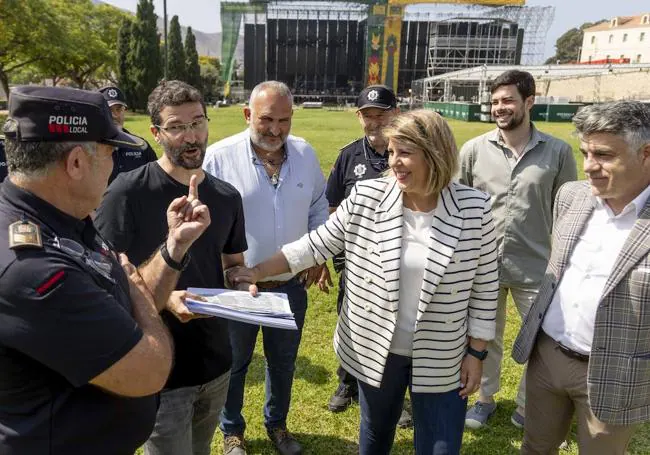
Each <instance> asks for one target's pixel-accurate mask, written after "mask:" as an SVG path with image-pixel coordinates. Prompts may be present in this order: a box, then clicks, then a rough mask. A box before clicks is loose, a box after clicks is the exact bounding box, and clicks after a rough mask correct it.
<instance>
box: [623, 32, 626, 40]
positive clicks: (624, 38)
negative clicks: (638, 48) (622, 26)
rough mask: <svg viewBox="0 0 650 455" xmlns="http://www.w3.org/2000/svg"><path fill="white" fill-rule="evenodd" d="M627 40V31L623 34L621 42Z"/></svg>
mask: <svg viewBox="0 0 650 455" xmlns="http://www.w3.org/2000/svg"><path fill="white" fill-rule="evenodd" d="M626 41H627V33H626V34H624V35H623V42H626Z"/></svg>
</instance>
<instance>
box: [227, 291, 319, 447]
mask: <svg viewBox="0 0 650 455" xmlns="http://www.w3.org/2000/svg"><path fill="white" fill-rule="evenodd" d="M260 291H261V292H265V291H270V292H282V293H285V294H287V296H288V297H289V304H290V306H291V311H293V313H294V317H295V318H296V325H297V326H298V330H284V329H277V328H272V327H262V336H263V342H264V356H265V357H266V380H265V389H266V402H265V404H264V424H265V425H266V427H267V428H276V427H283V428H284V427H286V422H287V414H288V413H289V405H290V403H291V387H292V385H293V372H294V369H295V364H296V356H297V354H298V346H299V345H300V337H301V335H302V327H303V324H304V322H305V312H306V311H307V291H305V288H304V286H303V285H302V284H301V283H299V282H298V280H297V279H295V278H294V279H293V280H291V281H289V282H288V283H287V284H285V285H283V286H280V287H277V288H274V289H268V290H265V289H263V288H260ZM259 330H260V326H258V325H252V324H244V323H241V322H235V321H229V332H230V344H231V345H232V370H231V375H230V386H229V388H228V398H227V400H226V405H225V406H224V408H223V411H222V412H221V424H220V428H221V431H222V432H223V433H224V434H226V435H229V434H243V433H244V430H245V429H246V421H245V420H244V416H243V415H242V413H241V410H242V407H243V405H244V388H245V385H246V373H247V372H248V366H249V365H250V363H251V360H252V358H253V351H254V350H255V341H256V340H257V334H258V332H259Z"/></svg>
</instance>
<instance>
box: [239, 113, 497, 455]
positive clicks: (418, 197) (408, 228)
mask: <svg viewBox="0 0 650 455" xmlns="http://www.w3.org/2000/svg"><path fill="white" fill-rule="evenodd" d="M385 134H386V137H387V138H388V140H389V142H388V144H389V146H388V153H389V168H390V172H389V175H387V176H386V177H384V178H379V179H375V180H366V181H362V182H359V183H357V185H356V187H355V189H354V190H353V191H352V192H351V194H350V196H349V197H348V198H347V199H346V200H345V201H343V203H342V204H341V205H340V206H339V207H338V209H337V210H336V212H335V213H334V214H333V215H332V216H331V217H330V219H329V220H328V221H327V222H326V223H325V224H324V225H322V226H321V227H319V228H317V229H316V230H314V231H312V232H310V233H309V234H306V235H305V236H304V237H303V238H301V239H300V240H298V241H296V242H293V243H291V244H288V245H285V246H284V247H283V248H282V250H281V251H280V252H278V253H277V254H276V255H275V256H273V257H272V258H270V259H269V260H267V261H265V262H263V263H261V264H258V265H257V266H255V267H253V268H252V269H238V270H230V271H229V276H230V278H231V279H232V280H234V281H235V282H241V281H248V282H253V283H254V282H256V281H258V280H261V279H263V278H264V277H266V276H271V275H275V274H279V273H281V272H285V271H288V270H291V271H292V272H293V273H298V272H299V271H301V270H304V269H306V268H308V267H311V266H313V265H315V264H322V263H323V262H325V261H326V260H327V259H328V258H329V257H331V256H332V255H334V254H336V253H338V252H340V251H345V259H346V264H347V268H346V270H345V273H346V277H345V278H346V280H347V283H348V285H347V288H346V294H345V299H344V303H343V307H342V309H341V314H340V317H339V321H338V324H337V327H336V333H335V336H334V345H335V349H336V353H337V356H338V357H339V360H340V361H341V364H342V365H343V367H344V368H345V369H346V370H347V371H349V372H350V373H352V374H353V375H355V376H356V377H357V379H358V380H359V402H360V407H361V426H360V431H359V446H360V453H361V454H362V455H378V454H388V453H389V452H390V449H391V447H392V444H393V439H394V436H395V426H396V424H397V421H398V419H399V416H400V411H401V409H402V402H403V400H404V394H405V392H406V388H407V387H409V388H410V392H411V401H412V406H413V423H414V427H415V452H416V454H418V455H421V454H427V455H430V454H436V455H438V454H457V453H459V451H460V445H461V441H462V434H463V426H464V419H465V409H466V405H467V400H466V399H467V396H468V395H470V394H471V393H473V392H475V391H476V390H477V389H478V386H479V383H480V379H481V371H482V363H481V361H482V360H483V359H484V358H485V356H486V355H487V352H486V351H485V346H486V344H487V341H488V340H490V339H492V338H493V337H494V329H495V322H494V321H495V313H496V299H497V293H498V277H497V263H496V240H495V234H494V226H493V223H492V215H491V212H490V198H489V196H487V195H486V194H484V193H482V192H480V191H478V190H475V189H473V188H469V187H466V186H463V185H461V184H459V183H457V182H454V181H452V178H453V177H454V175H455V174H456V172H457V167H458V154H457V150H456V144H455V142H454V138H453V135H452V133H451V130H450V128H449V125H448V124H447V122H445V120H444V119H442V117H440V115H438V114H436V113H434V112H431V111H427V110H418V111H412V112H408V113H405V114H401V115H399V116H398V117H397V118H396V119H395V120H394V122H393V123H392V124H391V126H390V127H388V129H387V130H386V132H385ZM251 292H253V293H255V292H256V289H255V287H254V286H251Z"/></svg>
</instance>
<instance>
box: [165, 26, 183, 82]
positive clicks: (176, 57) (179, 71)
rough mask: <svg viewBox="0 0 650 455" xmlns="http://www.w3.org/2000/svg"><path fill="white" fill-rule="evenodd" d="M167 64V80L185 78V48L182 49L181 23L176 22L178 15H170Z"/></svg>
mask: <svg viewBox="0 0 650 455" xmlns="http://www.w3.org/2000/svg"><path fill="white" fill-rule="evenodd" d="M167 39H168V40H169V46H168V49H169V50H168V52H169V66H168V68H167V78H168V79H169V80H173V79H178V80H180V81H184V80H185V50H184V49H183V38H182V37H181V24H180V23H179V22H178V16H174V17H172V20H171V22H170V23H169V34H168V36H167Z"/></svg>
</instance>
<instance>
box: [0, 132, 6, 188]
mask: <svg viewBox="0 0 650 455" xmlns="http://www.w3.org/2000/svg"><path fill="white" fill-rule="evenodd" d="M5 177H7V158H5V137H4V136H0V182H2V181H3V180H4V179H5Z"/></svg>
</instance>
